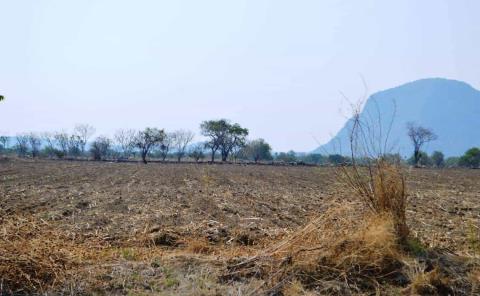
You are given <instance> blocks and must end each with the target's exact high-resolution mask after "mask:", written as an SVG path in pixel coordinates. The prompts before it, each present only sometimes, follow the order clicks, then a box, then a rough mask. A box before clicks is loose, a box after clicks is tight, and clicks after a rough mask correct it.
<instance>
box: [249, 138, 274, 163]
mask: <svg viewBox="0 0 480 296" xmlns="http://www.w3.org/2000/svg"><path fill="white" fill-rule="evenodd" d="M271 151H272V147H270V145H269V144H268V143H267V142H265V140H264V139H257V140H253V141H250V142H249V143H248V144H247V145H246V146H245V148H244V154H245V156H246V157H247V158H248V159H251V160H253V161H255V162H258V161H259V160H272V159H273V157H272V153H271Z"/></svg>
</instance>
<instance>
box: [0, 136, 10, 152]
mask: <svg viewBox="0 0 480 296" xmlns="http://www.w3.org/2000/svg"><path fill="white" fill-rule="evenodd" d="M8 142H9V138H8V137H7V136H0V146H1V148H2V149H7V148H8Z"/></svg>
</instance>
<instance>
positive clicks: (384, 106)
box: [314, 78, 480, 156]
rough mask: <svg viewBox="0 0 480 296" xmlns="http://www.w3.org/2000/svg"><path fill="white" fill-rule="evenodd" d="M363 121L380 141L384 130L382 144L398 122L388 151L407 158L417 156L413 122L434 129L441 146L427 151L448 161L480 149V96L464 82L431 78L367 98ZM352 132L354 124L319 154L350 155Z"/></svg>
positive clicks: (435, 143)
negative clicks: (412, 140) (409, 128)
mask: <svg viewBox="0 0 480 296" xmlns="http://www.w3.org/2000/svg"><path fill="white" fill-rule="evenodd" d="M379 115H380V116H379ZM360 116H361V119H362V120H363V121H366V122H368V123H370V125H371V126H373V129H374V130H376V135H377V136H378V135H380V128H381V129H382V132H383V135H382V136H381V138H382V140H385V134H386V130H387V129H388V127H389V126H390V122H392V119H393V123H392V127H391V132H390V133H389V137H388V139H389V140H388V147H389V150H391V152H392V153H396V152H398V153H400V154H401V155H402V156H410V155H411V154H412V145H411V143H410V140H409V138H408V136H407V129H406V125H407V123H408V122H415V123H417V124H419V125H421V126H423V127H426V128H430V129H432V130H433V131H434V132H435V133H436V134H437V135H438V139H437V140H436V141H433V142H430V143H428V144H427V145H425V147H424V148H423V149H422V150H424V151H426V152H428V153H430V152H432V151H435V150H439V151H442V152H443V153H444V154H445V155H446V156H457V155H461V154H463V153H464V152H465V151H466V150H467V149H469V148H471V147H475V146H477V147H478V146H480V91H478V90H476V89H474V88H473V87H471V86H470V85H468V84H467V83H465V82H461V81H456V80H448V79H443V78H430V79H422V80H417V81H414V82H410V83H407V84H404V85H401V86H398V87H395V88H392V89H388V90H385V91H381V92H378V93H376V94H373V95H372V96H370V97H369V98H368V100H367V102H366V104H365V106H364V108H363V110H362V112H361V115H360ZM351 127H352V120H351V119H350V120H348V121H347V123H346V124H345V126H344V127H343V128H342V129H341V130H340V131H339V132H338V133H337V135H336V136H335V137H333V138H332V139H331V140H330V141H329V142H328V143H326V144H324V145H322V146H320V147H319V148H317V149H315V150H314V152H315V153H322V154H325V153H340V154H344V155H347V154H349V153H350V148H349V144H348V143H349V141H348V139H349V133H350V130H351ZM378 137H380V136H378Z"/></svg>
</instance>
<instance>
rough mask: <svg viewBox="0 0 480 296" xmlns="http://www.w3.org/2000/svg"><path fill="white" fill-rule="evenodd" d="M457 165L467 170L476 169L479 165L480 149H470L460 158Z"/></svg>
mask: <svg viewBox="0 0 480 296" xmlns="http://www.w3.org/2000/svg"><path fill="white" fill-rule="evenodd" d="M459 165H460V166H464V167H469V168H478V167H479V165H480V149H479V148H476V147H474V148H471V149H469V150H467V152H465V154H464V155H463V156H462V157H460V160H459Z"/></svg>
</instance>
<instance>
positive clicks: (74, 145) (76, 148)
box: [68, 134, 85, 157]
mask: <svg viewBox="0 0 480 296" xmlns="http://www.w3.org/2000/svg"><path fill="white" fill-rule="evenodd" d="M82 149H83V150H84V149H85V144H84V142H83V139H82V138H81V137H80V136H79V135H76V134H73V135H70V137H69V138H68V154H70V155H71V156H73V157H77V156H79V155H81V154H83V150H82Z"/></svg>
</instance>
